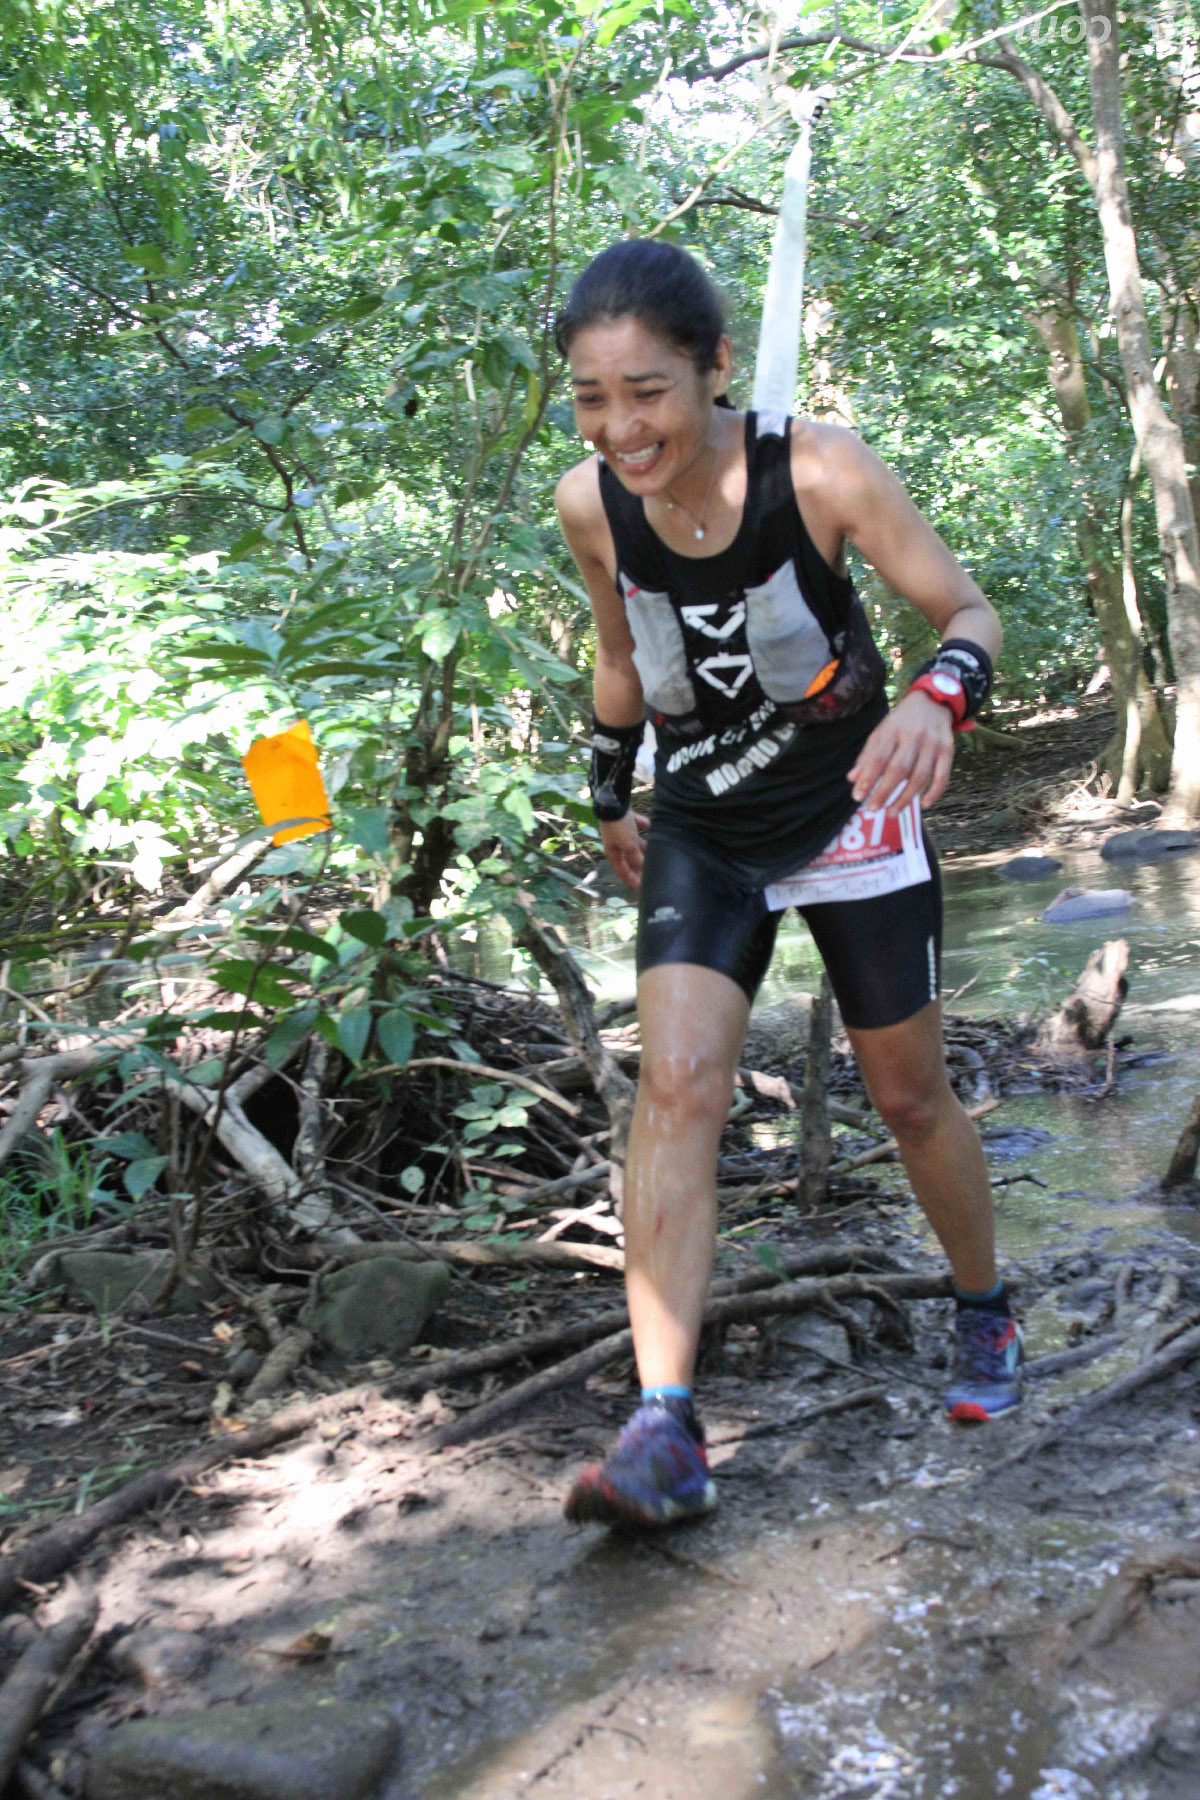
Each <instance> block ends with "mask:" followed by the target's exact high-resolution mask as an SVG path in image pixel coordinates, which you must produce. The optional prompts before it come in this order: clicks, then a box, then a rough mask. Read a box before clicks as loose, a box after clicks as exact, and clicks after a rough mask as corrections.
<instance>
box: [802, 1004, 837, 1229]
mask: <svg viewBox="0 0 1200 1800" xmlns="http://www.w3.org/2000/svg"><path fill="white" fill-rule="evenodd" d="M832 1035H833V989H832V987H831V986H830V985H829V977H828V975H826V974H825V972H824V970H822V971H821V986H820V988H819V990H818V992H817V993H816V994H814V996H813V1003H812V1011H811V1012H810V1013H809V1015H808V1055H807V1058H806V1060H805V1064H804V1093H803V1097H802V1099H801V1102H800V1191H799V1194H798V1195H797V1198H798V1199H800V1200H803V1201H806V1202H807V1203H808V1205H810V1206H812V1205H815V1204H817V1203H819V1202H820V1201H822V1200H824V1199H825V1197H826V1195H827V1194H828V1192H829V1160H830V1150H831V1145H832V1134H831V1132H830V1129H829V1097H828V1093H827V1091H826V1084H827V1083H828V1081H829V1040H830V1038H831V1037H832Z"/></svg>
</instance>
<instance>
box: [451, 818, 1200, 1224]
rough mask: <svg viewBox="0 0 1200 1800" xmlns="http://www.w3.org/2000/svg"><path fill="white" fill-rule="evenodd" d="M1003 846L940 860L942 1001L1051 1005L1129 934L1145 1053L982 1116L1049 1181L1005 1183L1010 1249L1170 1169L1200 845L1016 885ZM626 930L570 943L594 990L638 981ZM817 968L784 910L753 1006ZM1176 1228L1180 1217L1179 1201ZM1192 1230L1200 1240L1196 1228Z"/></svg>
mask: <svg viewBox="0 0 1200 1800" xmlns="http://www.w3.org/2000/svg"><path fill="white" fill-rule="evenodd" d="M1012 854H1013V853H1012V852H1003V853H1000V854H998V855H991V856H979V857H968V858H961V859H957V860H955V861H952V862H948V863H945V864H944V865H943V883H944V892H945V921H946V922H945V947H944V954H943V964H942V985H943V989H944V991H945V992H946V994H947V1004H948V1006H949V1007H950V1008H951V1009H952V1010H953V1011H955V1012H959V1013H963V1014H966V1015H969V1016H976V1017H981V1016H987V1015H992V1014H998V1013H999V1014H1006V1015H1009V1016H1011V1015H1014V1014H1019V1013H1022V1012H1027V1013H1032V1014H1038V1013H1043V1012H1046V1011H1049V1010H1050V1009H1051V1008H1053V1007H1054V1006H1055V1005H1057V1003H1058V1002H1059V1001H1060V1000H1061V999H1062V998H1063V997H1064V996H1065V995H1066V994H1067V993H1069V992H1070V990H1071V988H1072V987H1073V986H1074V983H1075V981H1076V979H1077V977H1078V976H1079V974H1080V972H1081V970H1082V969H1083V966H1084V964H1085V963H1086V961H1087V958H1088V956H1089V954H1090V953H1091V951H1092V950H1094V949H1095V948H1096V947H1097V946H1098V945H1100V944H1102V943H1103V942H1104V941H1105V939H1106V938H1110V937H1123V938H1125V939H1126V940H1127V942H1128V944H1129V949H1130V959H1129V999H1128V1001H1127V1003H1126V1006H1125V1009H1124V1012H1123V1013H1122V1015H1121V1023H1120V1035H1121V1036H1122V1037H1123V1038H1130V1039H1132V1042H1131V1043H1130V1044H1129V1045H1128V1046H1127V1054H1128V1055H1130V1056H1133V1057H1139V1056H1144V1057H1145V1058H1146V1060H1145V1062H1144V1063H1141V1064H1140V1066H1137V1067H1133V1068H1129V1067H1126V1068H1124V1069H1123V1070H1122V1073H1121V1076H1120V1083H1119V1088H1118V1091H1117V1092H1116V1093H1115V1094H1114V1095H1111V1096H1109V1097H1108V1098H1106V1099H1105V1100H1104V1101H1102V1102H1097V1101H1095V1100H1092V1099H1082V1098H1074V1097H1071V1096H1064V1095H1059V1094H1036V1095H1028V1096H1011V1097H1009V1098H1008V1099H1006V1100H1005V1103H1004V1107H1003V1110H1002V1112H1000V1113H998V1114H997V1115H996V1116H995V1118H994V1119H990V1120H989V1121H988V1122H987V1126H985V1128H984V1129H985V1132H986V1133H987V1134H988V1136H991V1137H993V1138H994V1143H995V1147H994V1149H992V1150H991V1155H992V1160H993V1163H994V1165H995V1172H997V1173H1002V1172H1005V1171H1006V1170H1007V1169H1008V1168H1010V1167H1011V1169H1012V1170H1013V1171H1014V1172H1015V1171H1017V1170H1018V1169H1019V1170H1020V1171H1022V1172H1027V1173H1029V1174H1031V1175H1035V1176H1037V1177H1038V1178H1039V1179H1040V1180H1041V1181H1043V1182H1045V1183H1046V1188H1045V1189H1043V1188H1039V1187H1037V1186H1034V1185H1033V1184H1024V1183H1021V1184H1015V1185H1013V1186H1012V1187H1006V1188H1004V1189H1003V1190H1001V1197H1000V1198H999V1210H1000V1215H1001V1217H1000V1226H1001V1234H1002V1239H1003V1243H1004V1247H1005V1248H1006V1249H1007V1250H1008V1251H1009V1252H1010V1253H1011V1254H1015V1255H1019V1254H1022V1253H1023V1252H1024V1251H1025V1250H1027V1249H1031V1248H1033V1247H1034V1246H1035V1245H1036V1244H1038V1243H1041V1242H1044V1241H1045V1238H1046V1234H1047V1233H1048V1232H1053V1231H1055V1230H1062V1229H1064V1228H1065V1227H1067V1226H1068V1224H1069V1223H1070V1224H1074V1225H1076V1226H1087V1225H1088V1224H1089V1223H1090V1224H1096V1225H1100V1224H1104V1225H1116V1224H1117V1223H1118V1222H1119V1214H1120V1210H1121V1209H1120V1206H1119V1203H1120V1201H1121V1199H1122V1197H1123V1196H1125V1195H1128V1194H1129V1193H1130V1192H1131V1191H1132V1190H1134V1189H1135V1188H1138V1187H1140V1186H1142V1185H1143V1184H1144V1183H1145V1182H1147V1181H1148V1180H1150V1179H1152V1178H1153V1177H1154V1176H1156V1175H1158V1174H1161V1172H1162V1171H1163V1169H1164V1168H1165V1166H1166V1162H1167V1160H1168V1158H1169V1156H1170V1153H1171V1149H1172V1147H1173V1145H1174V1142H1175V1138H1176V1137H1177V1136H1178V1133H1179V1131H1180V1129H1181V1127H1182V1125H1183V1122H1184V1119H1185V1118H1186V1116H1187V1113H1188V1109H1189V1107H1190V1105H1191V1102H1192V1100H1193V1098H1194V1096H1195V1095H1196V1094H1197V1093H1198V1092H1200V856H1184V857H1179V858H1177V859H1175V860H1174V861H1170V860H1168V861H1165V862H1160V863H1149V864H1117V863H1107V862H1104V861H1103V860H1102V859H1101V857H1100V854H1099V852H1098V851H1097V850H1066V851H1064V852H1063V853H1062V862H1063V867H1062V868H1061V869H1059V870H1057V871H1056V872H1055V873H1054V874H1053V875H1051V876H1049V877H1048V878H1047V879H1045V880H1039V881H1013V880H1010V879H1009V878H1007V877H1006V876H1005V875H1004V874H1003V873H1002V871H1003V867H1004V864H1005V863H1006V862H1008V861H1009V860H1010V859H1011V856H1012ZM1065 887H1081V888H1087V889H1089V890H1090V889H1098V888H1124V889H1126V890H1127V891H1129V892H1130V893H1132V895H1133V897H1134V900H1133V904H1132V905H1131V906H1130V908H1129V910H1128V911H1126V912H1123V913H1118V914H1115V915H1112V916H1110V917H1107V918H1102V919H1092V920H1084V921H1080V922H1077V923H1073V924H1065V925H1048V924H1045V923H1043V921H1042V919H1041V916H1040V915H1041V913H1042V911H1043V910H1044V908H1045V907H1046V906H1048V905H1049V903H1050V901H1051V900H1052V899H1053V898H1054V896H1055V895H1056V894H1057V893H1059V892H1060V890H1061V889H1063V888H1065ZM633 926H634V908H633V906H632V905H631V904H629V903H628V902H626V901H624V900H623V899H620V898H616V897H614V898H611V899H608V900H605V901H600V902H598V903H597V904H595V905H593V906H590V907H588V908H587V909H586V910H584V911H581V913H580V917H579V921H578V924H577V927H576V930H575V932H574V934H573V938H574V948H575V951H576V954H577V955H578V956H579V957H580V959H581V961H583V962H584V963H585V965H586V967H587V969H588V973H589V975H590V976H591V977H592V979H593V982H594V983H595V985H596V987H597V988H598V990H599V992H600V995H601V998H602V999H612V998H617V997H620V996H623V995H628V994H629V993H631V992H632V990H633V986H634V972H633ZM478 954H479V958H480V960H479V962H478V964H477V967H478V968H479V970H480V972H481V973H486V974H489V975H492V976H493V977H494V978H497V979H505V978H506V977H507V974H508V971H509V967H510V966H511V965H510V962H509V959H508V957H507V955H506V954H505V950H504V947H503V946H501V945H499V944H492V945H487V946H483V945H480V946H479V947H478ZM820 972H821V965H820V959H819V958H818V956H817V952H816V949H815V947H814V945H813V943H812V940H811V939H810V938H809V936H808V933H807V931H806V930H805V928H804V926H803V925H802V924H801V922H800V920H799V919H798V918H797V916H796V915H795V914H794V913H789V914H788V915H787V918H786V919H785V921H784V924H783V928H782V930H781V931H780V935H779V941H778V946H777V949H776V952H775V959H774V962H773V964H772V966H771V971H770V974H769V975H768V977H767V981H766V983H765V984H764V987H763V990H762V994H761V996H760V1001H759V1004H760V1005H763V1006H769V1005H771V1004H772V1003H775V1002H778V1001H780V1000H783V999H785V998H786V997H787V996H788V995H789V994H792V993H795V992H796V991H797V990H798V989H799V990H803V991H809V992H811V991H812V990H813V989H814V988H815V986H816V985H817V983H818V982H819V980H820ZM1013 1127H1024V1128H1028V1129H1029V1131H1030V1132H1031V1134H1032V1135H1033V1136H1036V1137H1037V1138H1039V1139H1041V1140H1043V1141H1040V1142H1039V1143H1038V1144H1037V1145H1036V1147H1033V1148H1029V1149H1025V1150H1023V1151H1022V1153H1021V1154H1020V1156H1019V1158H1017V1159H1015V1160H1012V1161H1011V1162H1010V1159H1009V1157H1008V1155H1007V1153H1006V1147H1005V1143H1004V1138H1005V1134H1006V1133H1008V1132H1010V1130H1011V1128H1013ZM989 1128H990V1129H989ZM1089 1213H1094V1217H1091V1218H1088V1217H1087V1215H1088V1214H1089ZM1150 1217H1152V1215H1151V1214H1149V1213H1148V1209H1147V1208H1146V1207H1145V1206H1144V1205H1141V1206H1138V1207H1137V1208H1136V1209H1132V1210H1131V1212H1130V1222H1131V1224H1133V1223H1134V1222H1135V1221H1136V1223H1137V1226H1138V1228H1139V1229H1141V1228H1144V1227H1145V1225H1146V1223H1147V1222H1148V1219H1149V1218H1150ZM1171 1223H1172V1225H1173V1226H1175V1228H1177V1229H1179V1228H1181V1221H1180V1215H1179V1213H1178V1211H1177V1209H1172V1215H1171ZM1182 1228H1183V1229H1188V1221H1186V1220H1185V1221H1183V1224H1182ZM1189 1235H1193V1233H1192V1232H1191V1231H1189ZM1194 1235H1195V1236H1196V1237H1197V1238H1198V1239H1200V1227H1198V1228H1196V1229H1195V1232H1194Z"/></svg>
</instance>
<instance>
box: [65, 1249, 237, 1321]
mask: <svg viewBox="0 0 1200 1800" xmlns="http://www.w3.org/2000/svg"><path fill="white" fill-rule="evenodd" d="M173 1261H174V1258H173V1257H172V1256H171V1253H170V1252H169V1251H167V1250H138V1251H134V1252H133V1253H132V1254H130V1253H128V1252H122V1251H120V1250H63V1251H61V1252H60V1253H59V1255H58V1256H57V1257H55V1258H54V1260H53V1262H52V1263H50V1264H49V1265H48V1276H49V1279H50V1281H52V1282H53V1281H56V1280H57V1281H61V1282H62V1283H63V1284H64V1286H65V1287H66V1288H67V1290H68V1292H70V1293H72V1294H75V1295H76V1296H77V1297H78V1298H79V1299H80V1300H86V1301H87V1303H88V1305H89V1306H94V1307H95V1309H96V1311H97V1312H98V1313H111V1312H117V1311H118V1310H119V1309H120V1307H122V1306H123V1305H124V1304H125V1302H126V1301H127V1300H128V1299H130V1297H131V1296H132V1295H134V1294H140V1295H141V1296H142V1297H143V1299H145V1300H146V1301H147V1302H148V1303H149V1304H150V1305H151V1306H153V1305H154V1303H155V1302H156V1301H157V1299H158V1296H159V1295H160V1294H161V1293H162V1291H163V1288H164V1287H165V1286H166V1281H167V1276H168V1275H169V1274H170V1272H171V1265H172V1263H173ZM191 1275H192V1279H193V1281H194V1282H195V1283H196V1286H195V1287H194V1288H191V1287H186V1286H185V1285H184V1283H183V1282H182V1281H180V1282H177V1283H176V1285H175V1291H174V1293H173V1294H172V1295H171V1298H170V1300H169V1301H168V1303H167V1312H168V1313H173V1314H175V1315H176V1316H177V1317H178V1316H180V1315H182V1314H185V1313H198V1312H199V1311H200V1307H201V1302H202V1301H205V1300H216V1299H218V1298H219V1296H220V1289H219V1288H218V1286H217V1283H216V1282H215V1281H214V1279H213V1277H212V1276H211V1275H210V1274H209V1272H208V1270H207V1269H195V1268H194V1269H192V1271H191Z"/></svg>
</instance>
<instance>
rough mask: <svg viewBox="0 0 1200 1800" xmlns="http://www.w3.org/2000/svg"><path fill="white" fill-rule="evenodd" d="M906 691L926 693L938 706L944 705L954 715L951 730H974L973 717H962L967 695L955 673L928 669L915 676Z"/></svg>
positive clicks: (965, 708) (965, 707)
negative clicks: (922, 673)
mask: <svg viewBox="0 0 1200 1800" xmlns="http://www.w3.org/2000/svg"><path fill="white" fill-rule="evenodd" d="M908 691H909V693H910V694H928V695H929V698H930V699H931V700H935V701H936V702H937V704H938V705H939V706H944V707H946V708H947V709H948V711H949V712H951V713H952V714H953V715H954V724H953V726H952V727H951V729H952V730H954V731H974V729H975V721H974V719H967V718H964V717H963V714H964V713H965V712H966V710H967V696H966V693H965V691H964V689H963V684H962V682H961V681H960V680H959V679H958V677H957V675H950V674H948V673H947V672H946V671H945V670H944V669H929V670H927V671H926V673H925V674H924V675H918V676H917V679H916V680H915V681H914V682H913V684H912V686H911V687H910V688H909V690H908Z"/></svg>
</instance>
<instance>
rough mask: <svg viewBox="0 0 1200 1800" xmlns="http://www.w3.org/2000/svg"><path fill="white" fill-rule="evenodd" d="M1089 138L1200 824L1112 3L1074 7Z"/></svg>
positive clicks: (1179, 486) (1184, 487) (1190, 691)
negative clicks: (1082, 43)
mask: <svg viewBox="0 0 1200 1800" xmlns="http://www.w3.org/2000/svg"><path fill="white" fill-rule="evenodd" d="M1080 11H1081V12H1082V14H1083V18H1084V23H1085V27H1086V30H1087V40H1088V76H1089V82H1090V87H1091V97H1092V122H1093V125H1094V128H1095V134H1096V158H1095V171H1096V181H1095V194H1096V206H1097V210H1098V212H1099V215H1100V229H1101V232H1102V235H1103V239H1104V261H1105V266H1106V267H1107V269H1108V281H1109V289H1110V292H1111V296H1112V305H1113V314H1114V319H1115V322H1116V328H1117V342H1118V345H1119V346H1120V351H1121V362H1122V365H1123V367H1124V370H1125V381H1126V385H1127V387H1128V391H1129V412H1130V416H1131V418H1132V420H1133V429H1134V434H1135V436H1136V438H1137V441H1138V445H1139V448H1140V449H1141V452H1142V460H1143V462H1144V463H1145V465H1146V472H1147V474H1148V475H1149V477H1150V483H1151V486H1152V488H1153V492H1154V511H1155V517H1156V520H1157V523H1158V540H1159V544H1160V546H1161V550H1162V559H1163V573H1164V576H1165V578H1166V589H1167V624H1168V632H1169V636H1170V642H1171V660H1172V661H1173V663H1174V665H1175V679H1176V682H1177V684H1178V698H1177V702H1176V718H1175V755H1174V759H1173V764H1172V771H1171V790H1170V810H1171V811H1172V813H1174V814H1175V816H1177V817H1180V818H1185V819H1189V820H1191V819H1195V818H1197V817H1200V538H1198V537H1197V531H1196V515H1195V512H1194V510H1193V507H1192V496H1191V491H1190V489H1189V486H1188V478H1187V463H1186V459H1185V456H1184V446H1183V434H1182V432H1181V431H1180V429H1179V426H1178V425H1177V424H1175V423H1174V421H1173V420H1172V419H1171V416H1170V414H1169V413H1168V412H1167V409H1166V407H1165V406H1164V405H1163V401H1162V398H1161V396H1160V394H1159V391H1158V387H1157V384H1156V382H1155V379H1154V355H1153V351H1152V349H1151V345H1150V327H1149V322H1148V320H1147V317H1146V303H1145V298H1144V295H1143V293H1142V278H1141V270H1140V268H1139V265H1138V250H1137V240H1136V238H1135V236H1134V231H1133V222H1132V217H1131V214H1130V208H1129V187H1128V182H1127V180H1126V174H1125V140H1124V126H1123V122H1122V118H1121V72H1120V61H1119V48H1118V42H1117V12H1116V5H1115V0H1080Z"/></svg>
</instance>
